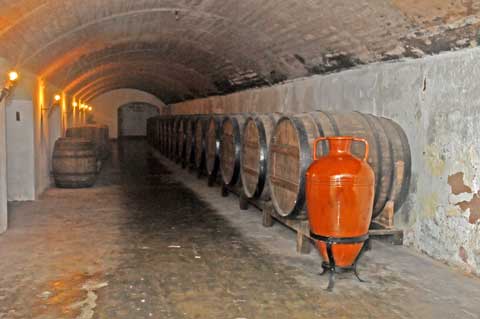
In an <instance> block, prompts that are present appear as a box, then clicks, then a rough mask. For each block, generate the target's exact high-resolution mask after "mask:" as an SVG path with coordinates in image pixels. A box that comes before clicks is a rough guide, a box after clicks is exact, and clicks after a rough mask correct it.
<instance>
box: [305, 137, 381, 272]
mask: <svg viewBox="0 0 480 319" xmlns="http://www.w3.org/2000/svg"><path fill="white" fill-rule="evenodd" d="M324 140H327V142H328V145H329V149H330V151H329V153H328V154H327V156H324V157H320V158H317V145H318V143H319V142H320V141H324ZM352 142H361V143H364V144H365V156H364V158H363V159H360V158H357V157H355V156H353V155H352V153H351V151H350V147H351V145H352ZM313 153H314V161H313V163H312V164H311V165H310V167H309V168H308V170H307V174H306V198H307V211H308V218H309V221H310V230H311V233H312V236H313V237H314V238H316V239H319V240H318V241H317V248H318V249H319V250H320V253H321V255H322V257H323V259H324V261H325V262H326V263H329V264H332V263H333V265H334V266H338V267H340V268H341V267H350V266H352V265H353V264H354V263H355V261H356V259H357V256H358V255H359V253H360V251H361V249H362V246H363V245H364V241H365V240H366V238H368V228H369V226H370V222H371V219H372V209H373V199H374V192H375V190H374V186H375V178H374V172H373V170H372V168H371V167H370V166H369V165H368V164H367V162H366V160H367V158H368V142H367V141H366V140H365V139H361V138H355V137H321V138H318V139H316V140H315V143H314V152H313ZM327 243H330V245H331V246H330V247H331V253H333V256H332V257H333V259H334V261H332V260H330V259H331V258H329V256H328V253H327Z"/></svg>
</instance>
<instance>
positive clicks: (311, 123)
mask: <svg viewBox="0 0 480 319" xmlns="http://www.w3.org/2000/svg"><path fill="white" fill-rule="evenodd" d="M319 136H356V137H362V138H365V139H367V141H368V143H369V145H370V155H369V158H368V163H369V164H370V166H371V167H372V168H373V170H374V172H375V178H376V181H375V182H376V186H375V199H374V209H373V217H376V216H378V215H379V214H380V213H381V212H382V210H383V208H384V207H385V205H386V203H387V201H388V200H391V201H393V202H394V206H395V210H398V209H399V208H400V207H401V205H402V204H403V202H404V201H405V199H406V196H407V193H408V187H409V184H410V176H411V156H410V147H409V144H408V140H407V137H406V135H405V133H404V132H403V130H402V129H401V128H400V126H399V125H398V124H396V123H394V122H393V121H391V120H389V119H386V118H381V117H377V116H373V115H370V114H363V113H359V112H350V113H328V112H312V113H305V114H300V115H297V116H284V117H282V118H281V119H280V120H279V121H278V123H277V125H276V127H275V131H274V133H273V136H272V141H271V145H270V149H269V154H270V155H269V172H270V175H269V177H268V183H269V186H270V190H271V197H272V203H273V206H274V208H275V210H276V211H277V213H278V214H280V215H282V216H289V217H299V218H304V217H305V210H304V208H305V171H306V169H307V168H308V166H309V165H310V163H311V161H312V145H313V141H314V139H315V138H317V137H319ZM318 150H319V154H318V155H319V156H322V155H324V154H326V152H327V149H326V145H324V144H322V145H321V147H319V148H318ZM352 152H353V154H354V155H356V156H362V154H363V152H364V146H363V145H362V144H360V143H358V144H357V143H355V144H354V145H353V146H352Z"/></svg>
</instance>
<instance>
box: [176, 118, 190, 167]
mask: <svg viewBox="0 0 480 319" xmlns="http://www.w3.org/2000/svg"><path fill="white" fill-rule="evenodd" d="M187 121H188V118H187V117H185V116H183V117H182V118H181V119H180V121H179V123H178V133H177V162H180V163H183V162H184V161H185V141H186V138H185V126H186V123H187Z"/></svg>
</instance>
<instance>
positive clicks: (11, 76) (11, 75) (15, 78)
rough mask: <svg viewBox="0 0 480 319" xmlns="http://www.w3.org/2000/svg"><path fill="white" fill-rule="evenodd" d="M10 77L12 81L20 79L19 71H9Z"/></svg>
mask: <svg viewBox="0 0 480 319" xmlns="http://www.w3.org/2000/svg"><path fill="white" fill-rule="evenodd" d="M8 79H9V80H10V81H12V82H13V81H16V80H17V79H18V73H17V72H15V71H11V72H10V73H8Z"/></svg>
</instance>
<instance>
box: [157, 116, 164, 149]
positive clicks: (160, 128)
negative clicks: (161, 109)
mask: <svg viewBox="0 0 480 319" xmlns="http://www.w3.org/2000/svg"><path fill="white" fill-rule="evenodd" d="M164 124H165V118H164V117H161V118H160V119H158V150H159V151H160V153H162V154H165V150H164V147H165V142H164V141H165V130H164V129H165V125H164Z"/></svg>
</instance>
